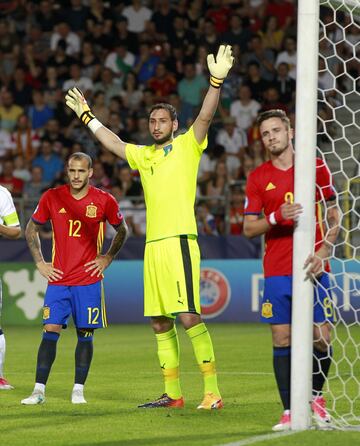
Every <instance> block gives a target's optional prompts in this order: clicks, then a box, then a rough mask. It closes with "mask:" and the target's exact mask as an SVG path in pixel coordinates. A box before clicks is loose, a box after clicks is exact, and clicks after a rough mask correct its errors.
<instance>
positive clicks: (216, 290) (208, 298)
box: [200, 268, 231, 319]
mask: <svg viewBox="0 0 360 446" xmlns="http://www.w3.org/2000/svg"><path fill="white" fill-rule="evenodd" d="M230 297H231V288H230V285H229V282H228V280H227V278H226V277H225V275H224V274H223V273H222V272H220V271H219V270H217V269H215V268H202V269H201V273H200V303H201V313H202V316H203V317H204V318H205V319H211V318H213V317H216V316H218V315H219V314H221V313H222V312H223V311H224V310H225V308H226V307H227V306H228V304H229V302H230Z"/></svg>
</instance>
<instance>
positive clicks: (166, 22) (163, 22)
mask: <svg viewBox="0 0 360 446" xmlns="http://www.w3.org/2000/svg"><path fill="white" fill-rule="evenodd" d="M175 17H176V12H175V10H174V9H173V8H172V7H171V5H170V1H169V0H162V1H161V2H159V3H158V7H157V8H156V9H155V12H154V13H153V14H152V16H151V23H152V24H153V25H154V27H155V30H156V34H157V35H158V37H159V39H160V40H161V41H166V40H167V39H168V36H171V35H172V34H173V33H174V21H175Z"/></svg>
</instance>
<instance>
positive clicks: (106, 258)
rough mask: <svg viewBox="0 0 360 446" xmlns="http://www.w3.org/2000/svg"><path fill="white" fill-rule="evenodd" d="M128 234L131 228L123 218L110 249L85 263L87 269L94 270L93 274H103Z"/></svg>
mask: <svg viewBox="0 0 360 446" xmlns="http://www.w3.org/2000/svg"><path fill="white" fill-rule="evenodd" d="M128 235H129V230H128V227H127V224H126V222H125V220H123V221H122V222H121V224H120V225H119V226H118V228H117V231H116V234H115V235H114V237H113V239H112V241H111V244H110V247H109V249H108V251H107V252H106V253H105V254H103V255H98V256H97V257H96V259H94V260H91V261H90V262H87V263H85V271H86V272H88V271H92V272H91V274H90V275H91V276H95V275H96V276H97V277H99V276H101V274H102V273H103V271H104V270H105V269H106V268H107V267H108V266H109V265H110V263H111V262H112V261H113V260H114V258H115V256H116V255H117V254H118V253H119V251H120V249H121V248H122V247H123V245H124V243H125V242H126V239H127V237H128Z"/></svg>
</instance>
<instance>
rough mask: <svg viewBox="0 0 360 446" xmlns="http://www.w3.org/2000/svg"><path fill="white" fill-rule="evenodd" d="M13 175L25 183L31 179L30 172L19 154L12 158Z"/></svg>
mask: <svg viewBox="0 0 360 446" xmlns="http://www.w3.org/2000/svg"><path fill="white" fill-rule="evenodd" d="M13 175H14V177H15V178H19V180H22V181H23V182H24V183H25V186H26V183H27V182H28V181H30V180H31V174H30V171H29V169H28V168H27V163H25V161H24V158H23V157H22V156H20V155H18V156H16V157H15V158H14V171H13Z"/></svg>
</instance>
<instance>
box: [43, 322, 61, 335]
mask: <svg viewBox="0 0 360 446" xmlns="http://www.w3.org/2000/svg"><path fill="white" fill-rule="evenodd" d="M43 329H44V332H48V333H58V334H60V333H61V329H62V326H61V325H58V324H45V325H44V327H43Z"/></svg>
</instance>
